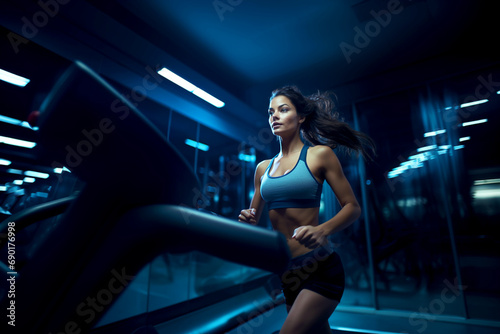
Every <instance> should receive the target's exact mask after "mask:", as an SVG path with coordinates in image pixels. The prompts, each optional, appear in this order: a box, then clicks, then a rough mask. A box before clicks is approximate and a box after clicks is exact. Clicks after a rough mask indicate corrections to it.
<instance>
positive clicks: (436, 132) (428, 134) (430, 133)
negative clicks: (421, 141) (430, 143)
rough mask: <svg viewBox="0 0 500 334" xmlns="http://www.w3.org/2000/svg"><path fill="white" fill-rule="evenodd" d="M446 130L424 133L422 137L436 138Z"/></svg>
mask: <svg viewBox="0 0 500 334" xmlns="http://www.w3.org/2000/svg"><path fill="white" fill-rule="evenodd" d="M445 132H446V130H437V131H431V132H426V133H424V137H432V136H437V135H440V134H442V133H445Z"/></svg>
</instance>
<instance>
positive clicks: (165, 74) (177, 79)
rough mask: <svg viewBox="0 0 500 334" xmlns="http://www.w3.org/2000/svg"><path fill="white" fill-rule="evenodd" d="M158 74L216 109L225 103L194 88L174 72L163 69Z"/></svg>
mask: <svg viewBox="0 0 500 334" xmlns="http://www.w3.org/2000/svg"><path fill="white" fill-rule="evenodd" d="M158 74H159V75H161V76H162V77H164V78H166V79H168V80H170V81H172V82H173V83H175V84H176V85H178V86H180V87H182V88H184V89H185V90H187V91H188V92H191V93H193V94H194V95H196V96H198V97H199V98H201V99H203V100H205V101H207V102H208V103H210V104H212V105H214V106H216V107H217V108H222V107H224V105H225V103H224V102H222V101H221V100H219V99H217V98H216V97H214V96H212V95H210V94H208V93H207V92H205V91H204V90H203V89H200V88H198V87H196V86H195V85H193V84H192V83H190V82H189V81H187V80H186V79H184V78H182V77H180V76H178V75H177V74H175V73H174V72H172V71H170V70H169V69H167V68H165V67H164V68H162V69H161V70H159V71H158Z"/></svg>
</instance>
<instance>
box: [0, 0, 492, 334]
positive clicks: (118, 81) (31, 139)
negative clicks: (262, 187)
mask: <svg viewBox="0 0 500 334" xmlns="http://www.w3.org/2000/svg"><path fill="white" fill-rule="evenodd" d="M496 10H497V9H496V7H495V6H494V4H493V2H491V1H486V0H484V1H466V0H458V1H440V0H348V1H329V0H314V1H309V2H306V1H298V0H291V1H263V0H214V1H208V0H205V1H201V0H192V1H191V0H190V1H174V0H168V1H154V0H141V1H132V0H107V1H100V0H39V1H35V0H33V1H30V0H2V2H1V3H0V45H1V46H0V50H1V51H0V74H1V75H2V78H1V79H2V80H1V81H0V97H1V98H0V106H1V107H0V211H1V212H0V213H1V216H2V219H1V223H0V247H1V248H0V254H1V255H0V266H1V267H2V270H1V276H2V278H1V282H0V301H1V310H2V311H1V313H2V316H1V318H0V319H1V326H0V328H2V330H1V331H2V333H37V334H38V333H54V334H55V333H68V334H69V333H96V334H98V333H120V334H123V333H131V334H132V333H135V334H139V333H143V334H154V333H157V334H163V333H175V334H177V333H229V334H239V333H245V334H250V333H263V334H271V333H278V332H279V330H280V328H281V326H282V324H283V322H284V320H285V318H286V316H287V312H286V308H285V304H284V298H283V294H282V291H281V286H280V281H279V278H278V275H277V273H278V272H279V270H280V269H282V268H284V267H285V266H286V264H287V263H288V261H289V260H290V253H289V251H288V249H287V245H286V242H285V240H284V237H283V236H282V235H280V233H279V232H276V231H274V230H273V229H272V227H271V224H270V222H269V217H268V215H267V213H266V210H264V213H263V215H262V217H261V219H260V221H259V223H258V225H257V226H252V225H249V224H244V223H241V222H238V214H239V213H240V211H241V210H242V209H246V208H248V207H249V205H250V201H251V199H252V196H253V194H254V173H255V169H256V166H257V164H258V163H259V162H260V161H263V160H265V159H270V158H272V157H273V156H274V155H275V154H276V153H277V152H279V148H280V146H279V141H278V140H277V138H276V137H275V136H274V135H273V133H272V132H271V128H270V126H269V123H268V108H269V97H270V94H271V92H272V91H273V89H276V88H278V87H282V86H284V85H296V86H297V87H299V88H300V89H301V90H302V92H304V93H307V94H313V93H315V92H317V91H331V92H333V93H334V94H335V96H336V102H337V103H336V111H337V112H338V115H339V117H340V118H341V119H342V120H344V121H345V122H347V123H348V124H350V125H351V126H352V128H354V129H356V130H359V131H362V132H364V133H366V134H368V135H369V136H370V137H371V138H372V139H373V141H374V142H375V144H376V156H375V157H374V159H373V160H365V159H363V158H361V157H360V156H358V155H356V154H349V153H348V152H346V151H344V150H341V149H339V150H335V153H336V154H337V156H338V158H339V160H340V162H341V164H342V167H343V171H344V173H345V176H346V177H347V179H348V180H349V182H350V184H351V186H352V188H353V190H354V193H355V194H356V197H357V199H358V201H359V203H360V205H361V208H362V214H361V216H360V218H359V219H357V220H356V221H355V222H354V223H353V224H352V225H351V226H350V227H349V228H347V229H345V230H343V231H341V232H339V233H336V234H335V235H333V236H332V237H331V239H332V243H333V245H334V246H335V251H336V252H337V253H338V254H339V255H340V257H341V259H342V262H343V264H344V269H345V275H346V280H345V291H344V295H343V297H342V300H341V302H340V304H339V306H338V307H337V309H336V310H335V312H334V313H333V315H332V316H331V317H330V319H329V324H330V327H331V329H332V331H333V332H334V333H373V334H377V333H383V334H392V333H426V334H433V333H455V334H461V333H481V334H490V333H500V311H499V310H500V252H499V250H500V227H499V225H497V224H499V222H500V219H499V218H500V156H499V154H498V145H499V144H500V132H499V129H500V116H499V115H500V113H499V111H500V57H499V56H500V52H499V51H500V50H499V48H498V46H497V45H496V44H497V43H496V41H497V40H498V25H497V18H496ZM495 129H496V130H495ZM495 152H496V153H495ZM339 210H340V205H339V203H338V201H337V200H336V198H335V194H334V193H333V191H332V189H331V188H330V187H329V186H328V185H325V186H324V187H323V190H322V195H321V204H320V208H319V214H320V221H325V220H327V219H329V218H330V217H332V216H334V215H335V214H336V213H337V212H338V211H339Z"/></svg>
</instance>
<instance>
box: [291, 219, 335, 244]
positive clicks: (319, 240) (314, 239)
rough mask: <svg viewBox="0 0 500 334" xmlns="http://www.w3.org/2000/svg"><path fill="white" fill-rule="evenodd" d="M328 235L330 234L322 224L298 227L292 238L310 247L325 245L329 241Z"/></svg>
mask: <svg viewBox="0 0 500 334" xmlns="http://www.w3.org/2000/svg"><path fill="white" fill-rule="evenodd" d="M327 237H328V235H327V234H326V233H325V232H324V231H323V229H322V228H321V227H320V226H311V225H306V226H300V227H297V228H296V229H295V231H294V232H293V235H292V239H295V240H297V241H298V242H299V243H301V244H302V245H304V246H306V247H307V248H310V249H315V248H318V247H319V246H321V245H325V244H326V243H327V242H328V240H327Z"/></svg>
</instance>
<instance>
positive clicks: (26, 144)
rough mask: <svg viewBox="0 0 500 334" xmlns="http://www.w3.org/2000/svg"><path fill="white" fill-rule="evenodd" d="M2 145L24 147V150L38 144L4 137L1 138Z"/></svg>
mask: <svg viewBox="0 0 500 334" xmlns="http://www.w3.org/2000/svg"><path fill="white" fill-rule="evenodd" d="M0 143H3V144H7V145H12V146H19V147H24V148H33V147H35V146H36V143H34V142H31V141H26V140H21V139H16V138H10V137H4V136H0Z"/></svg>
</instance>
